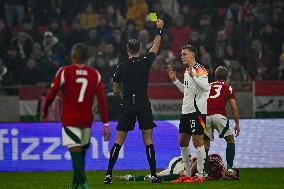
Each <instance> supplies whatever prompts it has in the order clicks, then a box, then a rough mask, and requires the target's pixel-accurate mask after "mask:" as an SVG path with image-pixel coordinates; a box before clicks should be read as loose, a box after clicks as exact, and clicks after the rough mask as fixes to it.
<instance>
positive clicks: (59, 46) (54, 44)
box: [42, 31, 66, 58]
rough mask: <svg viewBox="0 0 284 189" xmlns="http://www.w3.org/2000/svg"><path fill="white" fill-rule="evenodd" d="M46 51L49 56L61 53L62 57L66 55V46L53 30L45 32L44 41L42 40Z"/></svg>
mask: <svg viewBox="0 0 284 189" xmlns="http://www.w3.org/2000/svg"><path fill="white" fill-rule="evenodd" d="M42 45H43V49H44V53H45V54H46V56H47V57H48V58H50V57H51V56H52V54H55V53H56V54H59V55H60V56H61V57H65V53H66V47H65V45H64V44H63V43H61V42H60V41H59V40H58V38H57V37H55V36H54V35H53V33H52V32H51V31H46V32H44V36H43V41H42Z"/></svg>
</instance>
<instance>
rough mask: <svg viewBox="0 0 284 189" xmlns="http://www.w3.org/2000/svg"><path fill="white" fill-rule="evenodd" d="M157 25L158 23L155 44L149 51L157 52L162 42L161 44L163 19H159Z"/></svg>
mask: <svg viewBox="0 0 284 189" xmlns="http://www.w3.org/2000/svg"><path fill="white" fill-rule="evenodd" d="M156 25H157V35H156V37H155V39H154V43H153V46H152V47H151V49H150V51H149V52H153V53H155V54H157V53H158V51H159V48H160V44H161V39H162V38H161V35H162V29H163V27H164V22H163V20H160V19H158V20H157V22H156Z"/></svg>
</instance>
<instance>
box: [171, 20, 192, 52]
mask: <svg viewBox="0 0 284 189" xmlns="http://www.w3.org/2000/svg"><path fill="white" fill-rule="evenodd" d="M169 33H170V38H171V43H170V46H171V51H172V52H173V53H174V55H175V56H179V55H180V49H181V47H182V46H183V45H185V44H187V43H188V42H189V41H190V38H191V29H190V27H189V26H187V25H184V17H183V16H182V15H179V16H177V17H176V18H175V26H171V27H170V28H169Z"/></svg>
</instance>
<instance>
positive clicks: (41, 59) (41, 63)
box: [30, 43, 50, 83]
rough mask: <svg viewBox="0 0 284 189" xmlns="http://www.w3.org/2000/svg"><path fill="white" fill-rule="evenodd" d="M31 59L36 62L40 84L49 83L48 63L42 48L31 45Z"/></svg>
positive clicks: (36, 44)
mask: <svg viewBox="0 0 284 189" xmlns="http://www.w3.org/2000/svg"><path fill="white" fill-rule="evenodd" d="M30 57H31V58H32V59H34V60H35V61H36V64H37V67H38V70H39V81H38V82H42V83H46V82H49V81H50V77H49V69H50V65H49V61H48V59H47V58H46V56H45V54H44V53H43V50H42V47H41V45H40V44H39V43H34V44H33V50H32V53H31V56H30Z"/></svg>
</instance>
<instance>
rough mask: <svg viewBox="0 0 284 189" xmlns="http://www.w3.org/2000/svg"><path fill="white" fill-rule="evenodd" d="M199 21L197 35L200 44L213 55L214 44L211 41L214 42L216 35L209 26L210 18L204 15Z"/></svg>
mask: <svg viewBox="0 0 284 189" xmlns="http://www.w3.org/2000/svg"><path fill="white" fill-rule="evenodd" d="M199 20H200V21H199V33H200V38H201V40H202V43H203V45H204V47H205V48H206V49H207V51H208V52H210V54H214V52H215V51H214V43H212V41H215V39H216V36H217V35H216V31H215V29H214V27H212V25H211V24H212V22H211V18H210V16H208V15H207V14H204V15H202V16H201V18H200V19H199Z"/></svg>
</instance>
